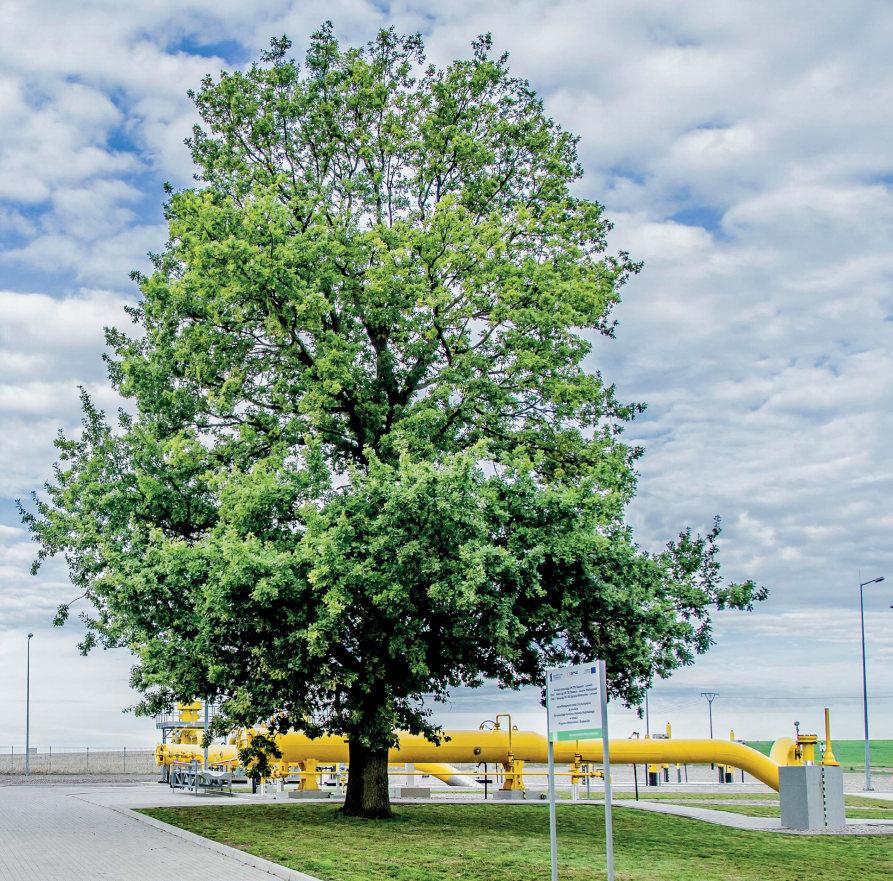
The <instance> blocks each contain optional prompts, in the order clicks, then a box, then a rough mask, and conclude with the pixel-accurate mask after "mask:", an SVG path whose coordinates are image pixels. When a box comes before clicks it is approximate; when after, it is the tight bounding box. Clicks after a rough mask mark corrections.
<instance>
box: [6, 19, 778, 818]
mask: <svg viewBox="0 0 893 881" xmlns="http://www.w3.org/2000/svg"><path fill="white" fill-rule="evenodd" d="M288 49H289V44H288V42H287V40H285V39H284V38H283V39H282V40H275V41H273V44H272V49H271V51H270V52H268V53H265V55H264V56H263V57H262V59H261V61H260V62H259V63H257V64H255V65H253V66H252V67H251V68H250V69H248V70H247V71H245V72H233V73H224V74H222V75H221V76H220V77H219V78H217V79H212V78H210V77H208V78H207V79H206V80H205V81H204V82H203V84H202V87H201V89H200V90H199V91H198V92H197V93H196V94H193V95H192V97H193V98H194V101H195V104H196V106H197V108H198V111H199V113H200V115H201V118H202V120H203V121H204V126H203V127H201V126H199V127H196V129H195V131H194V135H193V137H192V138H191V139H190V140H189V142H188V144H189V146H190V148H191V151H192V156H193V159H194V160H195V163H196V165H197V168H198V175H197V179H198V181H199V183H198V185H197V186H195V187H194V188H191V189H186V190H182V191H178V192H173V191H172V190H169V193H168V195H169V198H168V201H167V203H166V217H167V220H168V224H169V229H170V240H169V242H168V243H167V245H166V247H165V249H164V250H163V252H162V253H160V254H158V255H156V256H155V257H154V267H155V269H154V272H152V274H151V275H149V276H137V280H138V282H139V287H140V291H141V298H140V300H139V303H138V305H137V306H135V307H133V308H132V310H131V314H132V318H133V321H134V322H135V324H136V325H137V332H136V333H135V334H133V335H127V334H125V333H124V332H121V331H119V330H110V331H108V334H107V336H108V343H109V353H108V354H107V356H106V358H107V361H108V365H109V372H110V377H111V381H112V383H113V384H114V386H115V388H116V389H117V390H118V391H119V392H120V393H121V394H122V395H123V396H124V397H125V398H127V399H129V401H130V406H129V407H128V408H127V412H124V411H122V412H121V413H119V414H118V416H117V418H116V419H114V420H109V419H107V417H106V416H105V415H104V414H103V413H101V412H99V411H97V410H96V409H95V407H94V406H93V404H92V403H91V401H90V400H89V398H87V396H86V395H84V397H83V407H84V427H83V431H82V432H81V433H79V434H78V435H77V436H76V437H71V438H68V437H61V436H60V438H59V440H58V443H57V446H58V449H59V451H60V462H59V464H58V465H57V467H56V472H55V478H54V480H53V481H52V482H51V483H50V484H49V485H48V486H47V489H46V492H45V493H44V494H42V495H41V496H39V497H38V496H35V499H34V505H33V506H32V507H31V508H30V509H28V510H23V513H24V516H25V519H26V520H27V522H28V523H29V524H30V526H31V528H32V530H33V532H34V534H35V536H36V538H37V539H38V540H39V542H40V543H41V550H40V552H39V559H38V563H37V564H36V565H39V563H40V560H42V559H43V558H44V557H46V556H50V555H54V554H64V556H65V559H66V561H67V563H68V567H69V570H70V573H71V578H72V580H73V581H74V583H75V584H76V585H77V586H79V588H80V589H81V590H82V591H83V593H84V595H85V597H86V598H87V600H88V601H89V604H90V607H91V611H90V612H89V613H85V614H84V615H83V616H82V617H83V618H84V620H85V622H86V626H87V636H86V640H85V644H84V649H85V650H86V649H89V648H90V647H91V646H92V645H93V644H95V643H97V642H100V643H102V644H104V645H106V646H127V647H128V648H130V649H131V651H132V652H133V653H134V654H135V656H136V658H137V664H136V666H135V668H134V671H133V684H134V686H135V687H136V688H137V689H139V690H140V691H141V692H142V693H143V694H144V700H143V702H142V704H141V708H142V710H143V711H145V712H151V711H154V710H157V709H158V708H160V707H162V706H164V705H167V704H170V702H172V701H174V700H184V699H191V698H193V697H194V696H200V697H207V698H217V699H221V700H223V701H224V704H223V706H224V710H225V715H224V716H223V717H222V718H221V720H220V725H251V724H255V723H267V724H269V726H270V728H271V730H272V731H274V732H275V731H284V730H289V729H302V730H304V731H306V732H308V733H310V734H311V735H315V734H318V733H320V732H323V731H328V732H334V733H342V734H344V735H346V736H347V738H348V740H349V744H350V772H351V773H350V782H349V785H348V792H347V799H346V803H345V808H344V810H345V811H346V812H347V813H351V814H360V815H364V816H383V815H387V814H388V813H389V805H388V799H387V778H386V772H387V749H388V747H389V746H391V745H392V744H393V742H394V741H395V739H396V737H397V735H396V734H395V731H398V730H400V729H404V730H408V731H412V732H416V733H418V732H422V733H424V734H426V735H428V736H430V737H432V738H436V737H437V728H436V727H435V726H434V725H433V724H432V722H431V717H430V715H429V714H430V703H429V702H430V700H431V699H432V698H433V699H434V700H437V699H438V698H443V697H444V696H445V695H446V694H447V693H448V690H449V689H450V688H453V687H456V686H462V685H477V684H479V683H481V682H482V681H483V680H484V679H485V678H489V679H492V680H496V681H497V682H498V683H500V684H502V685H504V686H510V687H511V686H519V685H524V684H531V683H533V684H542V681H543V670H544V667H545V666H546V665H548V664H555V663H559V662H562V661H574V660H579V659H583V658H588V657H591V656H599V657H603V658H605V659H606V660H607V662H608V672H609V679H610V688H611V690H612V693H613V694H614V695H615V696H617V697H619V698H621V699H623V700H625V701H627V702H628V703H631V704H634V705H635V704H638V703H639V702H640V700H641V697H642V693H643V689H644V688H645V687H646V686H647V685H648V684H649V682H650V681H651V679H652V677H653V676H654V675H666V674H668V673H669V672H670V671H671V670H673V669H674V668H675V667H677V666H678V665H680V664H686V663H690V662H691V660H692V659H693V657H694V655H695V654H696V653H698V652H702V651H704V650H706V649H707V648H708V646H709V644H710V643H711V619H710V614H711V610H712V609H714V608H722V607H736V608H745V607H750V605H751V604H752V602H753V601H754V600H755V599H759V598H761V596H762V592H761V591H759V590H758V589H757V588H756V587H755V586H754V585H753V584H752V583H750V582H747V583H744V584H732V585H724V584H723V583H722V581H721V579H720V576H719V567H718V563H717V560H716V544H715V539H716V535H717V532H718V529H714V530H713V531H711V532H710V533H709V534H708V535H706V536H704V537H698V536H692V535H691V534H690V533H689V532H687V531H684V532H683V533H681V535H680V536H679V538H678V539H676V540H674V541H672V542H670V543H669V544H668V545H667V547H666V549H665V550H663V551H662V552H660V553H657V554H651V553H646V552H644V551H643V550H641V549H640V548H639V547H637V546H636V544H635V543H634V541H633V539H632V537H631V535H630V530H629V528H628V527H627V526H626V525H625V523H624V509H625V507H626V505H627V504H628V503H629V501H630V499H631V498H632V496H633V493H634V489H635V471H634V462H635V459H636V457H637V456H638V455H639V452H640V451H639V450H637V449H633V448H630V447H628V446H627V445H625V444H624V443H623V442H622V440H621V429H622V426H623V424H624V423H625V422H627V421H628V420H630V419H631V418H632V417H633V415H634V414H635V412H636V410H637V409H638V407H637V406H636V405H628V404H621V403H619V402H618V400H617V399H616V397H615V392H614V388H613V387H612V386H611V385H609V384H607V383H606V382H605V381H604V380H603V378H602V377H601V376H600V375H599V374H598V373H593V372H588V371H587V370H586V369H584V366H583V362H584V359H585V358H586V356H587V355H588V354H589V352H590V350H591V348H592V344H593V341H595V340H596V339H598V338H599V336H610V335H612V333H613V323H612V321H611V318H610V315H611V309H612V307H613V306H614V305H615V303H617V302H618V290H619V288H620V287H621V285H622V284H623V283H624V281H626V279H627V278H628V276H629V275H630V273H633V272H635V271H637V269H638V266H637V265H636V264H634V263H632V262H631V261H630V259H629V257H628V256H627V255H626V254H623V253H621V254H618V255H614V256H611V255H607V254H606V241H605V238H606V233H607V232H608V230H609V228H610V225H609V223H608V222H607V220H606V219H605V218H604V216H603V212H602V206H601V205H599V204H597V203H595V202H592V201H589V200H586V199H582V198H579V197H577V196H575V195H574V194H573V192H572V186H573V184H574V182H575V181H576V180H578V179H579V178H580V176H581V173H582V171H581V166H580V163H579V161H578V158H577V154H576V139H575V137H574V136H572V135H571V134H569V133H568V132H566V131H564V130H563V129H562V128H561V127H560V126H559V125H557V124H556V123H555V122H554V121H552V120H551V119H550V118H548V116H546V114H545V113H544V110H543V105H542V103H541V101H540V100H539V99H538V97H537V96H536V94H535V93H534V91H533V90H532V89H531V88H530V86H529V85H528V83H526V82H525V81H523V80H520V79H517V78H514V77H513V76H511V74H510V72H509V69H508V66H507V60H506V58H505V57H495V56H494V55H493V54H492V52H491V47H490V40H489V38H480V39H478V40H477V41H476V42H475V43H474V44H473V53H472V55H471V57H470V58H469V59H467V60H461V61H456V62H454V63H452V64H450V65H449V66H448V67H446V68H444V69H438V68H435V67H433V66H426V65H425V61H424V56H423V47H422V42H421V40H420V39H419V38H418V37H416V36H409V37H401V36H399V35H397V34H396V33H394V32H393V31H382V32H381V33H380V34H379V35H378V36H377V38H376V39H375V40H373V41H372V42H371V43H370V44H369V45H368V46H366V47H364V48H347V49H346V48H343V47H341V46H340V45H339V44H338V42H337V40H336V39H335V38H334V36H333V33H332V28H331V26H328V25H327V26H324V27H323V28H322V29H321V30H320V31H318V32H317V33H315V34H314V35H313V37H312V39H311V41H310V47H309V50H308V52H307V57H306V61H305V63H304V64H303V65H299V64H297V63H295V62H294V61H292V60H289V59H288V57H287V52H288ZM66 614H67V608H63V609H62V610H61V616H60V617H62V618H64V617H65V616H66Z"/></svg>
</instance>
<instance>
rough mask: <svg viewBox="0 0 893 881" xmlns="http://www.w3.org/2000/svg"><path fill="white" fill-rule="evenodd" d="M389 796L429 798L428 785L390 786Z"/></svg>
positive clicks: (429, 789) (429, 788)
mask: <svg viewBox="0 0 893 881" xmlns="http://www.w3.org/2000/svg"><path fill="white" fill-rule="evenodd" d="M388 794H389V795H390V797H391V798H431V787H430V786H390V787H388Z"/></svg>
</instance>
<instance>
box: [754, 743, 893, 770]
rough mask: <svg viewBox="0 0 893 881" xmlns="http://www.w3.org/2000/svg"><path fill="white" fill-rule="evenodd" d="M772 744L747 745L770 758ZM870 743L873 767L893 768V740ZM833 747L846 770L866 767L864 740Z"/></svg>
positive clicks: (836, 744)
mask: <svg viewBox="0 0 893 881" xmlns="http://www.w3.org/2000/svg"><path fill="white" fill-rule="evenodd" d="M772 743H773V741H771V740H752V741H748V742H747V745H748V746H752V747H753V748H754V749H755V750H759V751H760V752H761V753H763V754H764V755H767V756H768V755H769V750H770V749H772ZM869 743H870V746H871V767H872V768H876V769H878V770H881V769H889V768H893V740H871V741H869ZM819 746H821V743H820V744H819ZM832 746H833V747H834V757H835V758H836V759H837V761H838V762H840V764H841V765H843V767H844V769H845V770H849V769H851V768H853V769H858V768H864V767H865V741H864V740H835V741H832Z"/></svg>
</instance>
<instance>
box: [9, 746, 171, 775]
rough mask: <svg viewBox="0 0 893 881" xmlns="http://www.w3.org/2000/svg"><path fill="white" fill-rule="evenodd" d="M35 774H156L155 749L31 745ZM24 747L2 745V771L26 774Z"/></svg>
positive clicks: (30, 761) (31, 769)
mask: <svg viewBox="0 0 893 881" xmlns="http://www.w3.org/2000/svg"><path fill="white" fill-rule="evenodd" d="M28 764H29V766H30V772H31V773H32V774H154V773H156V771H157V769H156V767H155V751H154V750H153V749H133V748H131V747H126V746H122V747H91V746H85V747H70V746H65V747H52V746H50V747H34V746H32V747H31V754H30V756H29V762H28ZM24 773H25V750H24V748H23V747H15V746H7V747H0V774H24Z"/></svg>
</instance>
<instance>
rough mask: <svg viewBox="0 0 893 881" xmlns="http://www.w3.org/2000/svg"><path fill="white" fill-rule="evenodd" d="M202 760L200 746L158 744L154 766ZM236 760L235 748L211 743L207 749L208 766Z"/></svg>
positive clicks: (202, 755) (236, 750) (192, 744)
mask: <svg viewBox="0 0 893 881" xmlns="http://www.w3.org/2000/svg"><path fill="white" fill-rule="evenodd" d="M203 758H204V750H203V749H202V747H201V746H199V745H198V744H194V743H159V744H158V746H156V747H155V764H156V765H169V764H171V762H191V761H192V760H193V759H197V760H198V761H199V762H201V761H202V760H203ZM238 758H239V750H238V748H237V747H235V746H228V745H227V746H224V745H223V744H220V743H212V744H211V745H210V746H209V747H208V764H209V765H217V764H220V763H221V762H233V761H235V760H237V759H238Z"/></svg>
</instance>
